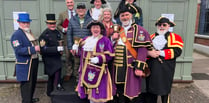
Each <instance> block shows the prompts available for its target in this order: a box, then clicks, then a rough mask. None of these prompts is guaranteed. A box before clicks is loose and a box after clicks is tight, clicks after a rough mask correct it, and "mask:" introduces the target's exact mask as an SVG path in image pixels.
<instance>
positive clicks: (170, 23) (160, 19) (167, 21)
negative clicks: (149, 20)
mask: <svg viewBox="0 0 209 103" xmlns="http://www.w3.org/2000/svg"><path fill="white" fill-rule="evenodd" d="M161 23H168V24H169V25H170V27H173V26H175V25H176V24H175V23H174V22H172V21H170V20H169V19H168V18H166V17H160V18H159V19H158V20H157V22H156V23H155V26H157V25H158V24H161Z"/></svg>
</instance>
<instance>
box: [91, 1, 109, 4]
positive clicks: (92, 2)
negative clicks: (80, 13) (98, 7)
mask: <svg viewBox="0 0 209 103" xmlns="http://www.w3.org/2000/svg"><path fill="white" fill-rule="evenodd" d="M94 1H95V0H91V1H90V3H91V4H94ZM101 2H102V4H106V3H107V2H106V0H101Z"/></svg>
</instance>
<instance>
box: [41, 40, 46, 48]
mask: <svg viewBox="0 0 209 103" xmlns="http://www.w3.org/2000/svg"><path fill="white" fill-rule="evenodd" d="M45 45H46V42H45V41H44V40H43V39H42V40H41V41H40V46H41V47H44V46H45Z"/></svg>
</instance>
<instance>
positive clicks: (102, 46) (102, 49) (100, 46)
mask: <svg viewBox="0 0 209 103" xmlns="http://www.w3.org/2000/svg"><path fill="white" fill-rule="evenodd" d="M99 48H100V50H101V52H104V43H100V44H99Z"/></svg>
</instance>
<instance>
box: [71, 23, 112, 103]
mask: <svg viewBox="0 0 209 103" xmlns="http://www.w3.org/2000/svg"><path fill="white" fill-rule="evenodd" d="M87 28H88V29H90V30H91V33H92V35H91V36H88V37H86V38H84V39H83V40H80V42H79V43H78V44H74V45H73V50H75V51H76V52H77V54H79V56H80V58H81V59H80V68H79V81H78V86H77V91H78V95H79V96H80V98H81V99H83V98H86V97H88V99H89V100H90V103H104V102H107V101H109V100H112V99H113V96H112V82H111V77H110V73H109V70H108V66H107V62H108V61H110V60H111V59H112V57H113V56H114V54H113V46H112V43H111V41H110V40H109V39H108V38H107V37H106V36H103V35H102V33H103V30H105V28H104V26H103V24H102V23H101V22H98V21H92V22H90V23H89V24H88V26H87Z"/></svg>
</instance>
